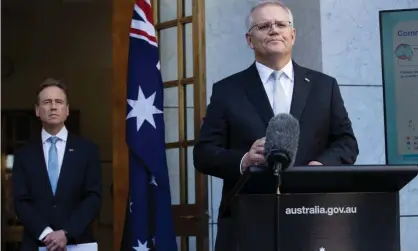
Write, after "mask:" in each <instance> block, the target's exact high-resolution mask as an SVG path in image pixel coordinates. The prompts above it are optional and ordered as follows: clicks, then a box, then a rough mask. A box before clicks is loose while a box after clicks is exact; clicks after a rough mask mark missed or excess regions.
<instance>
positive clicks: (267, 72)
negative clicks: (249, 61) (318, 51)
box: [240, 60, 294, 174]
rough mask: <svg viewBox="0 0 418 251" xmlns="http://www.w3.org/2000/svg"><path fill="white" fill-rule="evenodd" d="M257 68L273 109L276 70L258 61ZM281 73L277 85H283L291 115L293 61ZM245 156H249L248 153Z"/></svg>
mask: <svg viewBox="0 0 418 251" xmlns="http://www.w3.org/2000/svg"><path fill="white" fill-rule="evenodd" d="M255 66H256V68H257V71H258V75H259V76H260V79H261V82H262V83H263V87H264V89H265V90H266V94H267V97H268V99H269V101H270V105H271V107H272V108H273V100H274V99H275V98H277V97H273V88H274V84H275V83H277V82H275V80H274V77H273V76H272V73H273V72H275V70H273V69H271V68H269V67H267V66H265V65H263V64H261V63H259V62H257V61H256V62H255ZM280 71H282V72H283V75H282V77H281V78H280V83H277V84H281V85H282V87H283V89H284V91H285V97H286V102H287V106H286V108H287V112H288V113H290V106H291V104H292V96H293V86H294V71H293V63H292V60H289V62H288V63H287V64H286V65H285V66H284V67H283V68H282V69H281V70H280ZM275 115H276V114H275ZM245 155H247V153H246V154H245ZM245 155H244V156H243V157H242V159H241V163H240V171H241V174H242V161H243V160H244V157H245Z"/></svg>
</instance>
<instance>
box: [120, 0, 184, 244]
mask: <svg viewBox="0 0 418 251" xmlns="http://www.w3.org/2000/svg"><path fill="white" fill-rule="evenodd" d="M163 91H164V88H163V82H162V78H161V72H160V63H159V53H158V44H157V42H156V36H155V28H154V25H153V19H152V7H151V1H149V0H137V1H136V4H135V7H134V11H133V18H132V22H131V30H130V37H129V61H128V78H127V116H126V142H127V145H128V149H129V182H130V187H129V198H130V202H129V211H127V212H129V214H130V215H129V217H128V218H129V219H130V222H129V224H130V232H131V233H130V234H131V236H130V237H131V238H130V240H131V244H132V249H131V250H136V251H176V250H177V244H176V236H175V233H174V225H173V215H172V210H171V196H170V182H169V177H168V169H167V160H166V152H165V128H164V116H163V93H164V92H163Z"/></svg>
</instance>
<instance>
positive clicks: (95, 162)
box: [63, 144, 102, 240]
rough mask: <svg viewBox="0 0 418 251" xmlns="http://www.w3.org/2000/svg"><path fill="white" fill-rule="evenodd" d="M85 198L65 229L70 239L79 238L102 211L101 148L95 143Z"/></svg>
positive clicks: (90, 157)
mask: <svg viewBox="0 0 418 251" xmlns="http://www.w3.org/2000/svg"><path fill="white" fill-rule="evenodd" d="M83 190H84V191H83V195H84V196H83V197H84V198H83V200H82V202H81V203H80V204H79V205H78V207H76V208H75V210H74V211H73V213H72V215H71V217H70V218H69V219H68V221H67V223H66V224H64V227H63V229H64V230H66V231H68V239H73V240H77V236H79V235H81V234H82V233H83V232H84V231H85V229H86V227H87V226H89V225H90V224H91V223H92V222H93V221H94V218H95V217H97V216H98V214H99V212H100V204H101V195H102V176H101V168H100V157H99V149H98V147H97V146H95V145H93V144H92V146H91V148H90V151H88V161H87V166H86V169H85V176H84V189H83Z"/></svg>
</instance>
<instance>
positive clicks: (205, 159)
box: [194, 0, 358, 251]
mask: <svg viewBox="0 0 418 251" xmlns="http://www.w3.org/2000/svg"><path fill="white" fill-rule="evenodd" d="M247 26H248V31H247V33H246V40H247V43H248V45H249V46H250V48H251V49H252V50H254V55H255V62H254V63H253V64H252V65H251V66H250V67H249V68H247V69H245V70H243V71H241V72H238V73H236V74H233V75H231V76H229V77H227V78H225V79H223V80H221V81H219V82H218V83H215V84H214V85H213V92H212V97H211V101H210V104H209V105H208V107H207V112H206V116H205V118H204V120H203V124H202V127H201V130H200V135H199V137H198V139H197V142H196V145H195V147H194V165H195V167H196V169H197V170H199V171H200V172H202V173H205V174H207V175H211V176H215V177H218V178H221V179H223V190H222V203H221V205H222V204H223V203H224V202H225V199H226V196H227V195H228V194H229V193H230V191H231V189H232V188H233V187H234V185H235V184H236V182H237V181H238V180H239V179H240V177H241V175H242V173H243V172H245V170H247V168H248V167H249V166H252V165H263V164H264V163H265V159H264V155H263V151H264V142H265V139H264V136H265V131H266V127H267V124H268V122H269V120H270V119H271V118H272V117H273V116H275V115H276V114H279V113H290V114H291V115H293V116H294V117H295V118H296V119H298V120H299V124H300V138H299V148H298V152H297V154H296V159H295V162H294V163H295V165H298V166H300V165H351V164H354V163H355V161H356V159H357V155H358V145H357V140H356V138H355V136H354V133H353V129H352V126H351V121H350V119H349V117H348V114H347V111H346V109H345V106H344V102H343V99H342V97H341V93H340V90H339V87H338V84H337V81H336V79H335V78H333V77H330V76H328V75H325V74H323V73H320V72H317V71H313V70H310V69H307V68H304V67H302V66H300V65H298V64H297V63H296V62H294V61H293V60H292V49H293V45H294V42H295V37H296V31H295V28H294V27H293V15H292V12H291V11H290V9H289V8H288V7H286V6H285V5H284V4H283V3H281V2H279V1H274V0H269V1H263V2H260V3H258V4H256V5H255V6H254V7H253V8H252V9H251V11H250V14H249V16H248V20H247ZM274 181H275V180H274V179H271V180H266V178H263V179H258V178H256V177H253V178H252V179H251V180H250V181H249V182H248V183H247V184H246V185H245V186H244V187H243V189H242V190H241V193H272V192H274V191H275V182H274ZM229 216H230V215H229V214H228V213H227V214H225V215H220V216H219V219H218V234H217V240H216V246H215V251H223V250H225V251H226V250H228V251H230V250H236V243H235V241H234V239H235V236H234V232H233V231H232V226H231V225H232V224H231V222H230V221H231V219H230V217H229Z"/></svg>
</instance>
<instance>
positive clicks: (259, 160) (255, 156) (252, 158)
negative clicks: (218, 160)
mask: <svg viewBox="0 0 418 251" xmlns="http://www.w3.org/2000/svg"><path fill="white" fill-rule="evenodd" d="M265 142H266V137H264V138H261V139H258V140H256V141H255V142H254V144H253V145H252V146H251V148H250V150H249V151H248V153H247V154H246V155H245V157H244V159H243V161H242V171H245V170H246V169H247V168H248V167H249V166H251V165H256V166H257V165H260V164H264V163H265V159H264V143H265Z"/></svg>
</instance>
